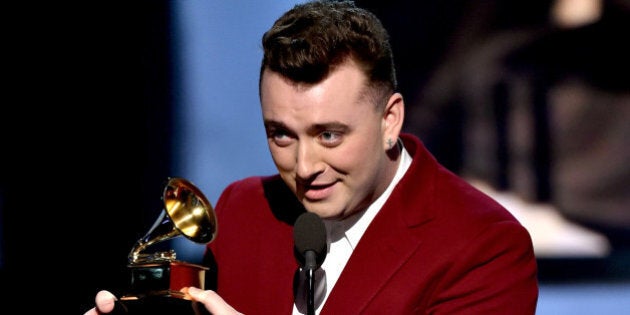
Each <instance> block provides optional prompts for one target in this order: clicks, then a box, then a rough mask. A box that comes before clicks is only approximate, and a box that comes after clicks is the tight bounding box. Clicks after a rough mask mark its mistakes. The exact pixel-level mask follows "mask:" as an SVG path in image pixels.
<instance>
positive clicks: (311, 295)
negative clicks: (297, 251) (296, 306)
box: [304, 250, 317, 315]
mask: <svg viewBox="0 0 630 315" xmlns="http://www.w3.org/2000/svg"><path fill="white" fill-rule="evenodd" d="M304 258H305V261H306V263H305V264H304V267H305V268H306V284H307V285H306V294H307V300H306V314H307V315H315V269H317V263H316V259H315V251H312V250H309V251H306V252H305V253H304Z"/></svg>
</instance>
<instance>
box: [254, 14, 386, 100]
mask: <svg viewBox="0 0 630 315" xmlns="http://www.w3.org/2000/svg"><path fill="white" fill-rule="evenodd" d="M262 46H263V50H264V56H263V59H262V63H261V68H260V78H261V79H262V74H263V71H264V70H265V69H269V70H271V71H274V72H277V73H279V74H281V75H282V76H284V77H286V78H288V79H289V80H291V81H293V82H296V83H306V84H313V83H318V82H320V81H322V80H323V79H325V78H326V77H327V76H328V75H329V74H330V72H332V71H333V70H334V69H335V67H336V66H339V65H341V64H342V63H344V62H346V61H347V60H348V58H351V59H352V60H354V61H355V62H356V63H357V64H358V65H359V67H360V68H361V70H362V71H363V73H364V74H365V75H366V77H367V78H368V80H369V81H368V84H369V85H370V86H371V87H373V88H375V90H377V91H378V93H377V94H378V95H375V96H378V98H379V99H380V98H382V97H389V95H391V93H392V92H394V91H395V90H396V89H397V82H396V71H395V67H394V58H393V55H392V50H391V46H390V43H389V35H388V33H387V31H386V30H385V28H384V27H383V25H382V24H381V21H380V20H379V19H378V18H377V17H376V16H375V15H374V14H373V13H371V12H369V11H367V10H365V9H362V8H359V7H357V6H355V4H354V2H353V1H310V2H306V3H302V4H297V5H295V6H294V7H293V8H292V9H291V10H289V11H287V12H286V13H284V14H283V15H282V16H281V17H280V18H278V20H276V22H275V23H274V24H273V26H272V27H271V28H270V29H269V30H268V31H267V32H266V33H265V34H264V35H263V37H262Z"/></svg>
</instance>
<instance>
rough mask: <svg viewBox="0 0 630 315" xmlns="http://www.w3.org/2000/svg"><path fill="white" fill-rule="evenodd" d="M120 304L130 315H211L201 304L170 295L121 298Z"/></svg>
mask: <svg viewBox="0 0 630 315" xmlns="http://www.w3.org/2000/svg"><path fill="white" fill-rule="evenodd" d="M119 303H120V304H121V305H122V306H123V308H124V309H125V314H129V315H210V312H208V311H207V310H206V308H205V307H204V306H203V304H201V303H199V302H195V301H191V300H187V299H184V298H179V297H175V296H169V295H147V296H144V297H142V298H138V299H130V298H121V299H120V301H119Z"/></svg>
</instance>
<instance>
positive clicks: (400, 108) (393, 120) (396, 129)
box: [382, 93, 405, 150]
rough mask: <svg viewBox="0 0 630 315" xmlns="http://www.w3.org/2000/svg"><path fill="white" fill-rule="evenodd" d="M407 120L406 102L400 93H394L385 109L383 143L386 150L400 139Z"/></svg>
mask: <svg viewBox="0 0 630 315" xmlns="http://www.w3.org/2000/svg"><path fill="white" fill-rule="evenodd" d="M404 120H405V102H404V100H403V97H402V95H401V94H400V93H394V94H392V95H391V96H390V97H389V100H388V101H387V105H385V109H384V110H383V124H382V130H383V145H384V147H385V150H389V149H391V147H392V146H393V144H396V141H398V136H399V135H400V131H401V130H402V125H403V121H404Z"/></svg>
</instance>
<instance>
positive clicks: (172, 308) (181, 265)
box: [120, 178, 217, 315]
mask: <svg viewBox="0 0 630 315" xmlns="http://www.w3.org/2000/svg"><path fill="white" fill-rule="evenodd" d="M162 199H163V201H164V206H165V207H164V210H163V211H162V212H161V214H160V216H159V217H158V218H157V220H156V221H155V223H154V224H153V226H152V227H151V229H150V230H149V232H147V233H146V235H145V236H144V237H142V238H141V239H139V240H138V241H137V242H136V244H135V245H134V246H133V248H132V249H131V252H130V253H129V256H128V260H129V263H128V265H127V267H128V269H129V271H130V276H131V288H130V290H129V292H128V294H126V295H124V296H123V297H121V299H120V302H121V304H122V305H123V306H124V308H125V309H126V311H127V313H128V314H194V315H198V314H207V311H205V308H204V307H203V306H202V305H200V304H199V303H197V302H192V301H191V300H190V298H189V297H187V296H186V294H184V293H183V292H181V291H180V289H181V288H183V287H188V286H195V287H198V288H201V289H205V288H204V284H205V272H206V270H208V268H207V267H204V266H201V265H197V264H192V263H187V262H184V261H179V260H177V259H176V253H175V251H174V250H173V249H170V250H168V251H162V252H154V253H145V252H143V251H144V250H145V249H146V248H147V247H149V246H150V245H153V244H155V243H158V242H162V241H165V240H169V239H173V238H175V237H179V236H185V237H186V238H188V239H189V240H191V241H193V242H195V243H201V244H207V243H210V242H211V241H212V240H213V239H214V238H215V236H216V232H217V222H216V217H215V213H214V209H213V208H212V205H211V204H210V202H208V200H207V199H206V197H205V196H204V195H203V193H202V192H201V191H200V190H199V189H198V188H197V187H196V186H195V185H193V184H192V183H191V182H189V181H188V180H186V179H183V178H170V179H169V180H168V183H167V185H166V187H165V188H164V193H163V196H162Z"/></svg>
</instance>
